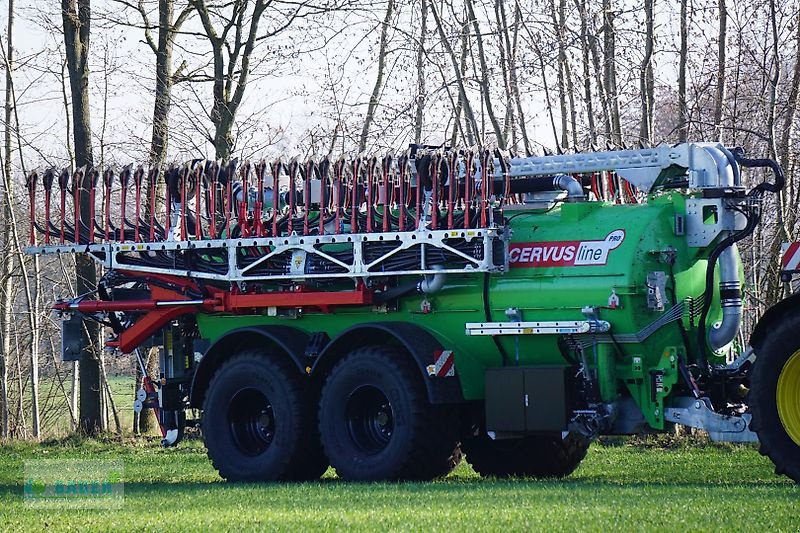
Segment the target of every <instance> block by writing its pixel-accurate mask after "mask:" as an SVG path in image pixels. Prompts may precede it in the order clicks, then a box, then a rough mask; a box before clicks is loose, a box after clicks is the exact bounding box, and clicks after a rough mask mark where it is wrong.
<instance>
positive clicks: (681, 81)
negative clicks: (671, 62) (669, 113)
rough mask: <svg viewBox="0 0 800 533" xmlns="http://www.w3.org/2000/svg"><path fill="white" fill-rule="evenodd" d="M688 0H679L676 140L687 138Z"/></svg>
mask: <svg viewBox="0 0 800 533" xmlns="http://www.w3.org/2000/svg"><path fill="white" fill-rule="evenodd" d="M688 10H689V0H681V51H680V57H679V59H678V140H679V141H680V142H682V143H685V142H686V141H687V140H688V138H689V128H688V120H689V110H688V106H687V103H686V63H687V62H688V57H689V23H688V18H689V15H688Z"/></svg>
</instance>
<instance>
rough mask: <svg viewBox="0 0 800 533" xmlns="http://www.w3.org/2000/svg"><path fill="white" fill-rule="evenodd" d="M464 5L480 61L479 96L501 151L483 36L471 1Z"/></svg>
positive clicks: (503, 144)
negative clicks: (481, 97) (473, 32)
mask: <svg viewBox="0 0 800 533" xmlns="http://www.w3.org/2000/svg"><path fill="white" fill-rule="evenodd" d="M464 4H465V5H466V7H467V16H468V17H469V22H471V23H472V27H473V29H474V30H475V43H476V44H477V45H478V60H479V61H480V65H481V95H482V96H483V101H484V104H485V105H486V114H487V115H489V121H490V122H491V123H492V129H493V130H494V136H495V138H496V140H497V146H498V147H499V148H500V149H501V150H503V149H505V147H506V139H505V137H504V136H503V130H502V128H501V127H500V122H499V121H498V120H497V115H495V113H494V107H493V106H492V95H491V94H490V92H489V87H490V85H489V67H488V65H487V64H486V53H485V51H484V49H483V35H482V34H481V29H480V25H479V24H478V19H477V17H476V16H475V10H474V8H473V6H472V0H465V2H464Z"/></svg>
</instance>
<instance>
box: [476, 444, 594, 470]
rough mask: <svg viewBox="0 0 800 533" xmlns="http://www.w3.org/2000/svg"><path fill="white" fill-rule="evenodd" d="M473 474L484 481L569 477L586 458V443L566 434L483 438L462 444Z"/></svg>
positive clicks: (587, 447)
mask: <svg viewBox="0 0 800 533" xmlns="http://www.w3.org/2000/svg"><path fill="white" fill-rule="evenodd" d="M463 449H464V453H465V455H466V458H467V462H468V463H469V464H470V465H472V468H473V470H475V471H476V472H477V473H479V474H480V475H481V476H484V477H498V478H507V477H536V478H561V477H566V476H568V475H570V474H571V473H572V472H574V471H575V469H576V468H578V465H579V464H580V463H581V461H583V458H584V457H586V451H587V450H588V449H589V440H588V439H586V438H585V437H582V436H581V435H577V434H574V433H570V434H569V435H567V438H565V439H563V440H562V439H561V436H560V435H554V436H531V437H525V438H522V439H508V440H491V439H490V438H489V437H488V436H487V435H483V436H480V437H475V438H472V439H469V440H467V441H465V442H464V445H463Z"/></svg>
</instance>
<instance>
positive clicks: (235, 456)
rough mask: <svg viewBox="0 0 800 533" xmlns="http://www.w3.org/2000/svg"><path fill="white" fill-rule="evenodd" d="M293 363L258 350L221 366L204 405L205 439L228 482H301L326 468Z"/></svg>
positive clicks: (310, 401)
mask: <svg viewBox="0 0 800 533" xmlns="http://www.w3.org/2000/svg"><path fill="white" fill-rule="evenodd" d="M309 388H310V387H308V386H307V384H306V383H305V382H304V377H303V376H302V374H301V373H300V372H299V371H298V370H297V368H295V367H294V366H293V365H292V363H291V362H289V361H286V360H283V359H280V358H279V357H270V354H268V353H265V352H262V351H260V350H256V349H248V350H243V351H242V352H240V353H238V354H237V355H234V356H233V357H231V358H230V359H229V360H228V361H226V362H225V363H223V364H222V365H221V366H220V368H219V369H218V370H217V372H216V373H215V374H214V376H213V377H212V379H211V382H210V383H209V386H208V390H207V391H206V395H205V400H204V402H203V415H202V428H203V438H204V440H205V445H206V448H207V450H208V452H207V453H208V457H209V459H211V462H212V464H213V465H214V468H216V469H217V471H218V472H219V475H220V476H221V477H223V478H224V479H226V480H228V481H234V482H236V481H251V482H255V481H276V480H305V479H313V478H315V477H319V476H320V475H321V474H322V473H323V472H324V471H325V469H326V468H327V464H324V463H325V461H324V456H323V455H322V453H321V447H320V445H319V437H318V435H317V432H316V417H315V416H314V414H315V409H314V407H315V406H314V404H315V400H316V396H314V395H311V394H309Z"/></svg>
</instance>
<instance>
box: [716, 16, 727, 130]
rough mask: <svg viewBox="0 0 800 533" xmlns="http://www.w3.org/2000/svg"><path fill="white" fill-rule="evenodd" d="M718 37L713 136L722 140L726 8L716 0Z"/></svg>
mask: <svg viewBox="0 0 800 533" xmlns="http://www.w3.org/2000/svg"><path fill="white" fill-rule="evenodd" d="M718 7H719V37H718V42H717V92H716V95H715V98H714V130H715V131H714V137H715V138H716V140H717V141H718V142H722V109H723V107H724V105H725V81H726V80H725V54H726V50H727V46H728V42H727V41H728V8H727V6H726V5H725V0H718Z"/></svg>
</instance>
